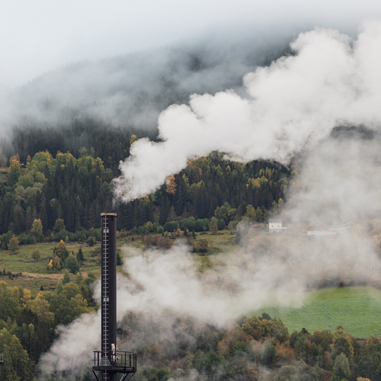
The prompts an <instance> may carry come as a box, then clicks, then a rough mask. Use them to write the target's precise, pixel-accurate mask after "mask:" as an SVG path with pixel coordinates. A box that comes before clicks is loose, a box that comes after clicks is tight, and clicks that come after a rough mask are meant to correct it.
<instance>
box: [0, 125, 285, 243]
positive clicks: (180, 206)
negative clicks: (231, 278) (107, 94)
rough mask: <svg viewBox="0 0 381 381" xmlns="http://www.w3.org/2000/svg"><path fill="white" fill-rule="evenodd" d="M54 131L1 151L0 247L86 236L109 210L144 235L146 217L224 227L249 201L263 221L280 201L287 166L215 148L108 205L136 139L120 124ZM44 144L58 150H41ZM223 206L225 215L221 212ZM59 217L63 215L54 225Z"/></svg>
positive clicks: (30, 135) (18, 134) (154, 221)
mask: <svg viewBox="0 0 381 381" xmlns="http://www.w3.org/2000/svg"><path fill="white" fill-rule="evenodd" d="M52 136H55V139H52V138H51V137H50V135H49V134H46V133H42V131H40V130H38V129H37V130H34V129H32V130H30V131H27V130H19V131H15V135H14V146H15V147H18V148H20V152H21V153H19V152H17V154H16V155H13V156H11V157H7V156H6V155H4V154H2V156H1V165H2V172H1V183H0V234H1V235H2V236H0V237H1V238H0V240H1V247H2V248H7V247H8V243H9V240H10V238H11V237H12V236H13V235H15V236H17V237H18V240H19V242H20V243H32V242H35V241H36V240H37V241H40V240H42V239H44V237H45V239H51V240H54V239H57V238H58V239H62V238H63V239H65V238H66V236H67V237H68V239H69V240H82V239H87V237H88V236H89V235H90V234H89V233H88V231H89V230H90V229H91V228H98V227H99V224H100V220H99V215H100V213H101V212H102V211H103V210H111V209H113V208H116V211H117V212H118V213H119V219H118V228H119V229H126V230H131V229H134V228H138V227H140V230H139V233H144V232H146V227H145V225H146V223H147V222H151V225H153V227H152V228H150V229H151V230H152V229H153V231H155V232H157V231H161V230H169V231H172V230H173V226H172V225H168V222H171V221H180V220H183V219H186V218H192V217H193V218H194V219H195V220H205V219H207V220H209V219H210V218H212V217H214V216H215V217H216V218H217V219H218V224H219V228H224V227H225V226H228V225H229V223H230V222H231V221H238V220H240V219H241V218H242V216H243V215H245V213H246V208H247V206H248V205H252V206H253V207H254V208H255V210H256V211H257V212H258V213H257V216H256V217H255V218H257V220H258V221H264V220H265V219H266V218H267V214H268V212H269V211H271V210H272V209H274V207H275V208H277V205H278V202H279V201H280V202H281V203H282V202H283V198H284V191H285V188H286V186H287V184H288V180H289V175H290V170H289V169H287V168H286V167H283V166H281V165H279V164H277V163H271V162H264V161H253V162H249V163H247V164H242V163H237V162H232V161H230V160H228V159H227V158H225V156H224V155H223V154H222V153H217V152H215V153H212V154H210V155H209V156H208V157H203V158H199V159H197V160H192V161H190V162H189V163H188V166H187V168H186V169H185V170H183V171H182V172H181V173H179V174H176V175H174V176H170V177H169V178H168V179H167V181H166V182H165V183H164V184H163V185H162V186H161V188H160V189H159V190H158V191H156V192H155V193H153V194H151V195H147V196H146V197H143V198H142V199H139V200H135V201H133V202H130V203H128V204H118V205H116V206H113V202H112V197H113V196H112V189H111V188H112V179H113V178H115V177H116V176H117V175H118V168H117V165H118V163H119V161H120V160H122V159H124V158H125V157H128V155H129V148H130V144H133V142H134V141H135V140H136V139H138V137H137V136H136V135H134V134H131V133H128V132H126V131H123V130H121V129H115V130H114V129H112V128H111V129H108V128H106V127H98V129H96V128H95V129H92V127H91V126H90V125H86V126H83V125H81V124H78V123H77V122H74V123H73V125H72V126H71V127H70V128H68V129H66V130H63V131H56V132H55V134H54V133H53V134H52ZM81 139H83V140H86V141H87V142H88V147H89V145H90V143H91V144H92V143H94V146H91V147H89V148H86V147H79V146H80V145H81V142H82V140H81ZM42 147H50V148H51V149H52V150H53V149H54V150H57V151H55V152H53V153H52V152H50V151H49V150H48V149H44V150H40V149H41V148H42ZM67 149H69V150H67ZM70 149H72V150H73V153H72V152H71V151H70ZM65 150H66V153H62V152H65ZM226 203H228V204H227V205H225V204H226ZM224 205H225V209H226V210H225V212H224V209H221V210H219V208H221V207H222V206H224ZM228 212H229V213H228ZM255 218H254V220H255ZM57 220H63V225H62V224H61V225H59V226H60V228H57V226H56V221H57ZM166 224H167V225H166ZM205 226H206V229H208V222H207V221H206V222H204V223H203V224H201V225H200V224H199V225H197V226H196V225H195V226H193V228H192V227H191V230H196V231H197V230H200V229H201V230H202V229H205ZM163 227H164V228H163ZM61 230H63V232H61ZM84 232H85V233H84ZM58 233H60V234H58ZM57 234H58V236H57Z"/></svg>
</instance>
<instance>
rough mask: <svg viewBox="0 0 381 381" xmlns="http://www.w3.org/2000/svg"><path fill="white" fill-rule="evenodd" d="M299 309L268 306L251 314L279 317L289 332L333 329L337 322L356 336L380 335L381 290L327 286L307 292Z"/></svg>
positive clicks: (337, 324)
mask: <svg viewBox="0 0 381 381" xmlns="http://www.w3.org/2000/svg"><path fill="white" fill-rule="evenodd" d="M308 294H309V295H308V299H307V301H306V302H305V303H304V305H303V306H302V307H301V308H280V307H270V308H264V309H261V310H259V311H252V312H251V314H256V315H261V314H262V313H263V312H266V313H268V314H269V315H270V316H271V317H280V318H281V319H282V321H283V322H284V324H285V325H286V326H287V328H288V330H289V332H290V333H292V332H293V331H294V330H297V331H300V330H301V329H302V328H305V329H307V331H308V332H310V333H312V332H313V331H315V330H323V329H330V330H331V331H334V330H335V329H336V328H337V327H338V326H339V325H341V326H342V327H343V328H344V331H345V332H347V333H350V334H351V335H353V336H355V337H359V338H366V337H367V336H369V335H373V336H381V319H380V316H381V291H379V290H376V289H375V288H373V287H342V288H326V289H322V290H317V291H313V292H309V293H308Z"/></svg>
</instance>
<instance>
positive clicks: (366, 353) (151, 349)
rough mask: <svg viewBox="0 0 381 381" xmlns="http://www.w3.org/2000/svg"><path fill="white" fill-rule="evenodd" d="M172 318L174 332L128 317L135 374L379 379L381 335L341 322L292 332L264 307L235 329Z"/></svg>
mask: <svg viewBox="0 0 381 381" xmlns="http://www.w3.org/2000/svg"><path fill="white" fill-rule="evenodd" d="M163 318H165V317H163ZM168 321H172V324H171V325H170V327H169V329H170V330H171V332H172V334H171V335H167V334H166V332H165V328H163V327H162V326H160V324H158V323H156V324H155V323H154V322H151V321H149V319H145V318H144V317H143V316H140V315H135V314H133V313H131V314H129V316H127V317H125V319H124V322H123V325H122V326H123V327H124V328H123V329H121V334H122V335H123V339H124V340H126V342H127V343H130V344H129V347H130V348H131V349H132V348H133V350H134V351H137V352H138V359H139V365H140V367H139V371H138V374H137V375H136V376H135V377H136V379H137V380H144V381H151V380H163V381H164V380H168V379H170V378H171V377H172V378H173V379H178V380H184V379H198V380H216V381H217V380H242V381H246V380H247V381H249V380H254V381H257V380H263V379H269V380H274V381H290V380H291V381H299V380H300V381H305V380H309V381H310V380H311V381H326V380H331V381H342V380H343V379H345V380H347V381H355V380H356V379H357V380H358V377H361V378H367V379H370V380H372V381H379V380H381V373H380V368H379V366H380V365H379V364H380V359H381V338H376V337H373V336H370V337H368V339H357V338H355V337H353V336H351V335H349V334H347V333H346V332H345V331H344V330H343V328H342V327H338V328H337V329H336V331H335V332H331V331H330V330H323V331H314V332H313V333H309V332H308V331H307V330H305V329H302V330H301V331H300V332H297V331H294V332H293V333H292V334H291V335H290V334H289V332H288V329H287V327H285V326H284V324H283V322H282V321H281V320H280V319H277V318H274V319H272V318H271V317H270V316H269V315H268V314H266V313H265V314H262V316H261V317H257V316H251V317H246V318H245V317H243V318H241V319H238V320H237V321H236V323H235V325H234V326H233V328H231V329H223V328H222V329H221V328H216V327H214V326H212V325H207V326H204V327H202V328H201V329H200V327H199V325H198V324H197V323H196V322H195V321H193V320H192V319H189V318H176V319H172V317H170V316H168V317H167V319H166V322H167V324H168ZM167 329H168V327H167ZM169 336H170V338H168V337H169Z"/></svg>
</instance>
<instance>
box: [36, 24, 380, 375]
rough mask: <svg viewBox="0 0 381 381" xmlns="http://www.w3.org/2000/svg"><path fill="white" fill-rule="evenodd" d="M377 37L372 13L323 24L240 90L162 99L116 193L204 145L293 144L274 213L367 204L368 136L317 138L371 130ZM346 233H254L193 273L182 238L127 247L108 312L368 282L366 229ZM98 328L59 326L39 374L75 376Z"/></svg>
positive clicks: (191, 308) (132, 191) (83, 320)
mask: <svg viewBox="0 0 381 381" xmlns="http://www.w3.org/2000/svg"><path fill="white" fill-rule="evenodd" d="M352 45H353V46H352ZM380 46H381V24H380V23H377V22H373V23H368V24H366V25H365V27H364V30H363V31H362V33H361V34H360V36H359V37H358V39H357V41H355V42H354V43H353V44H352V43H351V41H350V40H349V38H348V37H346V36H343V35H340V34H339V33H338V32H335V31H332V30H316V31H312V32H309V33H305V34H302V35H300V36H299V37H298V38H297V39H296V40H295V42H293V44H292V47H293V49H294V50H295V52H296V55H295V56H290V57H284V58H282V59H280V60H278V61H277V62H275V63H273V64H272V65H271V66H270V67H268V68H262V69H259V70H257V71H256V72H255V73H252V74H248V75H247V76H246V77H245V79H244V82H245V85H246V88H247V91H248V98H247V99H243V98H240V97H239V96H238V95H237V94H234V93H233V92H229V91H227V92H224V93H218V94H216V95H215V96H210V95H194V96H193V97H192V99H191V103H190V107H188V106H184V105H183V106H172V107H170V108H169V109H168V110H166V111H165V112H164V113H163V114H162V115H161V116H160V120H159V129H160V136H161V138H162V139H163V142H162V143H153V142H149V141H148V140H145V139H141V140H139V141H138V142H136V143H134V145H133V146H132V155H131V157H130V158H129V159H128V160H127V161H126V162H125V163H123V164H121V170H122V176H121V177H120V178H119V179H117V180H116V182H115V194H116V196H117V198H119V199H122V200H124V201H128V200H132V199H134V198H136V197H139V196H142V195H144V194H147V193H150V192H151V191H153V190H155V189H156V188H157V187H158V186H160V185H161V184H162V183H163V182H164V179H165V177H166V176H167V175H169V174H173V173H176V172H179V171H180V170H181V169H182V168H184V167H185V166H186V163H187V160H188V159H189V158H191V157H194V156H198V155H206V154H208V153H209V152H210V151H212V150H219V151H223V152H226V153H228V154H230V155H232V156H236V157H240V158H241V159H243V160H252V159H256V158H264V159H274V160H278V161H281V162H283V163H287V160H288V158H289V157H290V156H291V155H293V154H294V153H295V152H297V151H299V150H301V149H303V148H306V147H308V148H310V147H314V146H315V148H314V149H313V150H312V155H310V156H309V158H307V160H305V162H306V165H305V168H304V172H303V174H302V175H301V176H300V179H299V181H300V184H301V189H303V192H301V193H297V194H295V195H294V196H293V197H292V202H291V206H290V207H289V208H287V210H286V212H285V213H286V214H287V213H288V216H289V217H290V219H291V217H292V218H294V219H295V221H300V220H301V219H303V218H305V216H306V215H307V219H308V218H314V217H315V216H317V215H318V213H317V212H316V211H315V209H316V210H318V211H319V210H320V211H321V210H322V209H326V210H327V211H328V212H330V211H332V210H334V211H335V213H337V214H338V215H341V216H342V217H343V218H350V217H349V216H350V214H349V215H348V214H346V213H347V212H348V210H350V209H352V210H353V209H354V210H356V211H359V210H362V209H363V210H366V211H368V212H369V210H371V207H372V202H373V201H374V200H375V199H376V197H377V190H376V188H378V187H379V186H380V185H381V184H380V183H379V181H378V180H376V179H371V177H370V172H369V171H370V170H369V168H372V169H375V168H378V167H379V160H378V156H377V155H375V153H376V152H377V145H376V144H375V143H374V142H369V143H367V145H366V152H362V150H363V148H364V147H365V146H364V145H363V144H362V143H353V144H352V143H351V145H349V146H345V145H344V143H342V142H333V143H332V142H330V141H329V140H328V141H327V142H328V143H327V142H324V144H320V145H319V144H317V143H318V142H321V141H322V139H323V138H325V137H327V136H328V135H329V134H330V132H331V130H332V128H333V127H334V126H336V125H337V124H341V125H343V124H345V123H348V124H359V123H364V124H366V125H367V126H369V127H371V128H374V129H377V128H379V127H380V124H381V123H380V122H381V108H380V107H379V103H380V100H381V70H380V69H379V68H380V67H381V49H380ZM345 144H346V143H345ZM310 152H311V151H310ZM346 155H348V156H349V158H350V160H346ZM375 156H376V157H375ZM331 163H332V164H334V165H332V164H331ZM364 168H368V169H366V171H365V172H364ZM336 180H337V181H336ZM308 187H309V189H307V188H308ZM367 188H370V189H369V190H368V189H367ZM364 193H365V196H364ZM362 195H363V196H364V197H362ZM358 200H361V202H360V203H357V201H358ZM324 201H326V202H325V203H324ZM332 205H333V207H332ZM352 205H353V206H352ZM331 217H332V216H331ZM335 219H337V215H335V216H334V217H332V218H331V220H335ZM299 233H300V232H299ZM357 233H358V235H356V234H348V235H338V236H337V237H335V238H333V239H327V240H325V239H323V240H313V241H311V240H305V239H303V238H301V236H300V234H296V235H293V234H288V235H282V236H276V237H274V236H273V237H271V239H269V237H268V236H267V235H262V236H260V237H256V238H255V239H254V240H252V241H250V240H249V242H248V248H247V249H240V250H238V251H236V252H234V253H230V254H227V255H226V256H223V255H219V256H218V263H215V264H214V265H215V267H214V269H212V270H210V271H206V273H204V274H203V276H200V274H199V272H198V264H197V263H195V262H194V259H193V258H192V255H191V254H190V253H189V249H188V248H187V247H186V246H183V245H179V246H175V247H174V248H172V249H171V250H169V251H167V252H165V253H162V252H160V251H148V252H144V253H141V252H133V251H132V249H128V250H127V252H126V254H127V255H129V256H130V258H129V259H126V261H125V262H126V265H125V266H126V267H125V269H126V271H128V272H129V274H130V277H129V278H128V279H126V278H123V277H119V279H118V321H119V322H121V321H122V319H123V316H125V314H126V313H128V312H130V311H134V312H137V313H142V314H143V315H144V316H147V317H151V318H154V319H156V321H160V323H162V324H161V325H162V326H163V327H165V326H166V325H168V321H167V320H166V319H167V317H166V318H165V319H164V318H163V316H164V315H165V312H168V311H169V315H171V316H173V317H176V316H190V317H192V318H194V319H197V320H198V321H199V322H200V323H201V324H203V323H213V324H216V325H224V324H228V322H229V321H230V319H232V318H234V317H235V316H237V314H239V313H247V312H248V311H249V310H255V309H258V308H261V307H265V306H266V305H267V304H268V303H271V304H272V303H276V304H283V305H287V306H298V305H300V303H302V302H303V295H304V294H303V293H304V291H305V290H306V288H307V287H309V286H314V285H317V284H319V283H320V282H322V281H324V280H326V279H336V280H337V279H341V280H344V281H345V280H350V281H353V280H357V281H359V280H360V281H369V280H370V279H372V278H373V277H374V272H377V271H379V270H380V261H379V259H378V258H377V255H376V254H375V253H374V250H373V248H372V245H371V241H370V240H369V239H368V238H367V236H366V235H365V234H363V235H362V234H361V233H359V232H358V231H357ZM215 269H217V271H215ZM98 291H99V290H98ZM98 298H99V292H98ZM166 316H168V315H166ZM99 327H100V319H99V314H98V315H97V314H90V315H84V316H82V317H80V318H79V319H78V320H77V321H75V322H73V323H72V324H71V325H69V326H68V327H65V328H61V329H60V333H61V335H60V339H59V340H58V341H56V343H54V345H53V346H52V347H51V350H50V352H49V353H47V354H45V355H44V356H43V358H42V360H41V363H40V365H41V368H42V369H43V370H44V371H46V372H47V373H50V374H52V373H54V372H55V371H58V372H62V371H68V370H70V369H71V370H73V371H74V372H77V374H78V371H79V370H80V368H81V367H82V366H83V364H84V361H85V360H88V361H87V365H88V366H90V356H91V351H92V350H94V349H97V348H99V341H100V337H99V333H100V332H99V330H100V329H99ZM168 331H170V327H169V328H168ZM167 333H168V334H170V332H167ZM78 341H79V342H80V343H81V344H80V345H74V343H78Z"/></svg>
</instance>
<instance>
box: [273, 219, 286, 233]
mask: <svg viewBox="0 0 381 381" xmlns="http://www.w3.org/2000/svg"><path fill="white" fill-rule="evenodd" d="M284 230H287V228H285V227H283V226H282V220H280V219H269V232H270V233H279V232H281V231H284Z"/></svg>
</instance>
